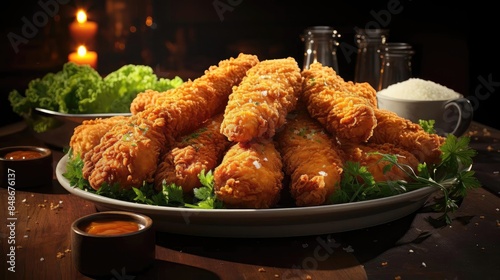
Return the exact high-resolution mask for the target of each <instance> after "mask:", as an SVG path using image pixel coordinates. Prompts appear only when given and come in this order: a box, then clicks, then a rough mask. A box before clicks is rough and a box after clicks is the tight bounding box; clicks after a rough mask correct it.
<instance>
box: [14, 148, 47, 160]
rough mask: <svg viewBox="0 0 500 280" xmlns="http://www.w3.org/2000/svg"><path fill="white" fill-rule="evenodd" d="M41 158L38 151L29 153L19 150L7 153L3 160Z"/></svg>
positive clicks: (28, 151) (41, 154)
mask: <svg viewBox="0 0 500 280" xmlns="http://www.w3.org/2000/svg"><path fill="white" fill-rule="evenodd" d="M42 156H43V153H41V152H38V151H30V150H19V151H13V152H10V153H7V154H6V155H5V156H4V158H5V159H10V160H20V159H33V158H40V157H42Z"/></svg>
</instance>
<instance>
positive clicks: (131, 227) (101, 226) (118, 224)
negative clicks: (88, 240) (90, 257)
mask: <svg viewBox="0 0 500 280" xmlns="http://www.w3.org/2000/svg"><path fill="white" fill-rule="evenodd" d="M139 229H140V227H139V224H138V223H136V222H134V221H126V220H102V221H93V222H90V223H89V224H88V225H87V226H86V227H85V228H84V231H85V232H87V233H90V234H95V235H119V234H126V233H131V232H135V231H138V230H139Z"/></svg>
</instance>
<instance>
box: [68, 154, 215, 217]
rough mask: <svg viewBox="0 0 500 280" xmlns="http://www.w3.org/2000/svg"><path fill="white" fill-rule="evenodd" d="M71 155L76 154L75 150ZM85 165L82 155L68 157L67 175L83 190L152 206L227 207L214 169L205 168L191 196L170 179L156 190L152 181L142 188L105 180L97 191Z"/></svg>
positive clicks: (75, 185)
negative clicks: (219, 194) (86, 176)
mask: <svg viewBox="0 0 500 280" xmlns="http://www.w3.org/2000/svg"><path fill="white" fill-rule="evenodd" d="M68 155H72V153H71V150H70V151H69V152H68ZM83 165H84V162H83V160H82V159H81V157H80V156H79V155H73V156H71V157H69V158H68V162H67V165H66V172H65V173H64V174H63V176H64V177H65V178H66V179H68V181H69V183H70V185H71V186H74V187H75V188H78V189H81V190H85V191H88V192H91V193H95V194H98V195H102V196H105V197H109V198H113V199H118V200H123V201H129V202H136V203H141V204H148V205H158V206H170V207H186V208H198V209H216V208H223V203H222V202H221V201H220V200H218V199H217V198H216V196H215V192H214V177H213V174H212V171H209V172H207V173H205V171H204V170H203V171H202V172H201V173H200V174H199V175H198V178H199V179H200V183H201V185H202V187H200V188H195V189H194V190H193V191H194V197H190V196H188V195H186V194H184V193H183V190H182V187H180V186H177V185H176V184H167V183H166V182H163V184H162V190H161V191H156V190H155V188H154V185H153V184H151V183H143V185H142V186H141V187H132V188H131V189H123V188H120V186H119V185H118V184H114V185H109V184H107V183H104V184H102V186H101V187H100V188H99V189H98V190H94V189H93V188H92V187H90V184H89V182H88V180H86V179H84V178H83V174H82V169H83Z"/></svg>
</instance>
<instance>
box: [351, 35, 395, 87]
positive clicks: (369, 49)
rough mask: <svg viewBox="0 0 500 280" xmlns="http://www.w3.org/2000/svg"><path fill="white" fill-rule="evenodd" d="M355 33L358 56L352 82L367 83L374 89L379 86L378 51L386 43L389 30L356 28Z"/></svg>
mask: <svg viewBox="0 0 500 280" xmlns="http://www.w3.org/2000/svg"><path fill="white" fill-rule="evenodd" d="M355 31H356V44H357V46H358V54H357V58H356V66H355V70H354V72H355V73H354V82H357V83H359V82H367V83H369V84H370V85H371V86H372V87H373V88H374V89H376V88H377V86H378V84H379V79H380V66H381V64H380V55H379V49H380V48H381V46H383V45H384V44H385V43H386V41H387V38H388V36H389V30H388V29H361V28H356V29H355Z"/></svg>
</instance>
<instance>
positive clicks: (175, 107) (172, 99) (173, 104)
mask: <svg viewBox="0 0 500 280" xmlns="http://www.w3.org/2000/svg"><path fill="white" fill-rule="evenodd" d="M258 62H259V60H258V58H257V56H255V55H248V54H239V55H238V57H236V58H232V57H231V58H230V59H226V60H222V61H220V62H219V64H218V66H214V65H213V66H210V68H209V69H208V70H206V71H205V73H204V75H203V76H201V77H199V78H197V79H195V80H193V81H191V80H188V81H186V82H184V83H183V84H181V85H180V86H179V87H177V88H174V89H170V90H169V93H168V94H163V95H161V96H160V97H158V98H157V99H156V100H155V102H154V103H152V104H149V105H147V106H146V107H145V109H144V110H143V111H141V112H138V113H137V114H136V115H139V116H141V117H143V118H148V119H150V120H154V119H156V118H164V119H165V122H166V125H165V131H164V133H165V135H167V136H172V137H174V138H177V137H178V136H181V135H185V134H188V133H191V132H192V131H194V130H195V129H197V128H198V127H199V126H200V125H201V124H202V123H203V122H205V121H206V120H207V119H209V118H211V117H212V116H214V115H217V114H219V113H222V112H223V111H224V108H225V106H226V104H227V100H228V97H229V95H230V94H231V92H232V88H233V86H236V85H238V84H239V83H240V82H241V80H242V79H243V77H245V75H246V73H247V71H248V70H249V69H250V68H252V67H253V66H254V65H256V64H257V63H258Z"/></svg>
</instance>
